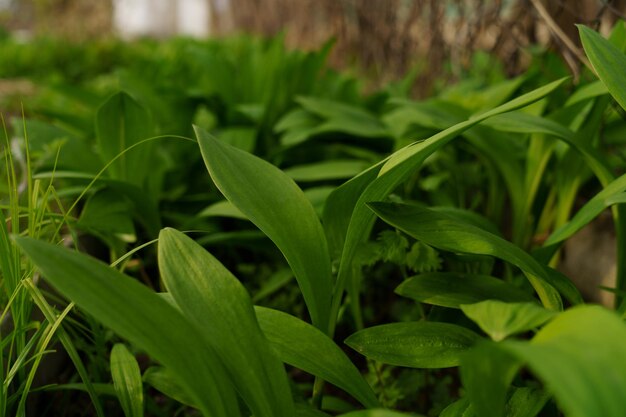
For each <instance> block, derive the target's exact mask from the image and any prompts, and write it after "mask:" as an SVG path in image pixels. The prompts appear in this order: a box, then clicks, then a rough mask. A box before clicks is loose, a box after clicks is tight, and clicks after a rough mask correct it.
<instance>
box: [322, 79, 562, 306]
mask: <svg viewBox="0 0 626 417" xmlns="http://www.w3.org/2000/svg"><path fill="white" fill-rule="evenodd" d="M564 81H565V80H564V79H563V80H559V81H555V82H553V83H550V84H548V85H546V86H543V87H541V88H538V89H536V90H534V91H531V92H530V93H527V94H524V95H522V96H520V97H518V98H516V99H514V100H511V101H509V102H508V103H505V104H503V105H501V106H499V107H496V108H495V109H493V110H491V111H488V112H485V113H483V114H481V115H477V116H473V117H472V118H471V119H469V120H466V121H464V122H461V123H458V124H456V125H454V126H451V127H449V128H447V129H446V130H444V131H442V132H439V133H438V134H436V135H434V136H432V137H430V138H428V139H426V140H424V141H421V142H416V143H414V144H411V145H409V146H406V147H405V148H403V149H400V150H399V151H397V152H395V153H394V154H393V155H391V156H390V157H389V158H387V159H385V160H384V161H382V162H380V163H379V164H377V165H375V166H373V167H371V168H370V169H368V170H367V171H364V172H363V173H361V174H360V175H359V176H357V177H355V178H353V179H352V180H350V181H348V182H347V183H345V184H344V185H342V186H340V187H339V188H337V189H336V190H335V191H334V192H333V193H332V194H331V195H330V196H329V197H328V200H327V201H326V209H325V213H328V214H325V215H324V223H325V227H326V230H329V229H335V230H334V231H332V234H331V235H329V242H330V247H331V249H332V251H333V252H332V253H333V255H335V253H336V252H338V253H340V254H341V263H340V265H339V273H338V277H337V283H336V285H335V287H336V288H335V292H334V294H335V297H334V298H333V305H332V314H333V315H334V314H336V312H338V311H339V304H340V302H341V298H342V297H341V295H342V294H343V290H344V289H345V287H346V284H347V283H348V282H350V277H351V276H352V274H353V260H354V256H355V255H356V252H357V248H358V247H359V245H361V243H362V242H363V241H364V240H365V239H367V237H368V236H369V234H370V232H371V229H372V226H373V224H374V220H375V217H374V215H373V213H371V212H370V211H369V210H368V208H367V206H366V204H367V203H369V202H371V201H380V200H383V199H384V198H385V197H386V196H387V195H389V193H391V192H392V191H393V190H394V189H395V188H396V187H397V186H398V185H399V184H401V183H402V182H403V181H404V180H406V179H407V178H408V177H409V176H410V175H411V174H412V173H414V172H415V170H417V169H418V168H419V167H420V166H421V164H422V163H423V162H424V160H425V159H426V158H427V157H428V156H430V155H431V154H433V153H434V152H435V151H437V150H438V149H440V148H441V147H442V146H444V145H445V144H447V143H449V142H450V141H452V140H453V139H454V138H456V137H457V136H459V135H460V134H462V133H463V132H464V131H466V130H467V129H469V128H471V127H472V126H475V125H476V124H478V123H480V122H482V121H483V120H485V119H487V118H488V117H491V116H495V115H497V114H500V113H505V112H509V111H514V110H517V109H519V108H522V107H524V106H527V105H529V104H532V103H534V102H535V101H537V100H540V99H542V98H543V97H545V96H547V95H548V94H550V93H551V92H553V91H554V90H555V89H556V88H558V87H559V86H560V85H561V84H562V83H563V82H564ZM333 217H334V219H333ZM327 220H329V221H327ZM331 222H332V223H331ZM327 223H329V224H328V225H327ZM339 245H341V246H339ZM537 285H541V284H537ZM545 291H550V290H547V289H546V290H545ZM352 296H353V297H356V296H357V294H352ZM551 298H554V297H551ZM551 302H554V303H556V300H551Z"/></svg>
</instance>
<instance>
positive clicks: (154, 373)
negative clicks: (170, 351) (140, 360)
mask: <svg viewBox="0 0 626 417" xmlns="http://www.w3.org/2000/svg"><path fill="white" fill-rule="evenodd" d="M143 380H144V382H145V383H146V384H148V385H150V386H152V387H153V388H154V389H156V390H157V391H160V392H161V393H163V394H165V395H167V396H168V397H170V398H173V399H175V400H176V401H178V402H179V403H182V404H185V405H188V406H190V407H194V408H197V405H196V404H195V402H194V400H193V399H192V398H191V397H190V396H189V395H188V394H187V392H185V390H184V389H183V388H182V386H181V384H179V383H178V382H177V381H176V379H175V377H174V376H173V375H172V373H171V372H169V371H168V370H167V369H166V368H164V367H162V366H151V367H150V368H148V369H146V372H144V373H143Z"/></svg>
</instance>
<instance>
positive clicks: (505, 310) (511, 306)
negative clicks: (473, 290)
mask: <svg viewBox="0 0 626 417" xmlns="http://www.w3.org/2000/svg"><path fill="white" fill-rule="evenodd" d="M461 310H463V313H465V315H466V316H467V317H469V318H470V319H472V321H474V322H475V323H477V324H478V325H479V326H480V328H481V329H483V330H484V331H485V333H487V334H488V335H489V336H490V337H491V338H492V339H493V340H495V341H496V342H499V341H500V340H504V339H506V338H507V337H509V336H511V335H513V334H517V333H523V332H525V331H528V330H532V329H535V328H537V327H539V326H541V325H542V324H544V323H545V322H547V321H548V320H550V319H552V318H554V317H555V316H556V314H557V313H555V312H554V311H551V310H546V309H545V308H542V307H540V306H538V305H537V304H534V303H505V302H502V301H496V300H486V301H482V302H480V303H476V304H464V305H462V306H461Z"/></svg>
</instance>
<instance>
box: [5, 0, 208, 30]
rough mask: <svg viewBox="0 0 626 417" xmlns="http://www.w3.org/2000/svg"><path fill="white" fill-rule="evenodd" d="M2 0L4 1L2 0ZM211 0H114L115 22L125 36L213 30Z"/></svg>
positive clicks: (116, 27)
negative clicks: (211, 28) (211, 27)
mask: <svg viewBox="0 0 626 417" xmlns="http://www.w3.org/2000/svg"><path fill="white" fill-rule="evenodd" d="M0 1H2V0H0ZM210 13H211V9H210V7H209V1H208V0H114V1H113V24H114V26H115V30H116V31H117V32H118V33H119V34H120V35H121V36H123V37H126V38H133V37H137V36H156V37H164V36H171V35H177V34H181V35H188V36H196V37H203V36H207V35H208V34H209V33H210V21H211V15H210Z"/></svg>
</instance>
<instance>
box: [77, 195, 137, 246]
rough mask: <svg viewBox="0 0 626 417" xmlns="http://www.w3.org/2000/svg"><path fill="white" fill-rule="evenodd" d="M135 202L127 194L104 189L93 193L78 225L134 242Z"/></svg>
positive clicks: (88, 229)
mask: <svg viewBox="0 0 626 417" xmlns="http://www.w3.org/2000/svg"><path fill="white" fill-rule="evenodd" d="M133 209H134V206H133V204H132V203H131V201H129V200H128V199H127V198H125V196H123V195H120V194H119V193H116V192H114V191H113V190H107V189H104V190H102V191H98V192H97V193H95V194H94V195H92V196H91V197H90V198H89V200H87V202H86V203H85V206H84V207H83V210H82V211H81V213H80V218H79V219H78V222H77V224H76V226H77V227H79V228H81V229H84V230H87V231H95V232H96V233H102V234H104V235H105V237H106V236H107V235H109V234H112V235H115V236H117V237H118V238H120V239H121V240H123V241H126V242H134V241H135V240H136V237H135V226H134V224H133V220H132V215H131V213H132V210H133Z"/></svg>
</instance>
